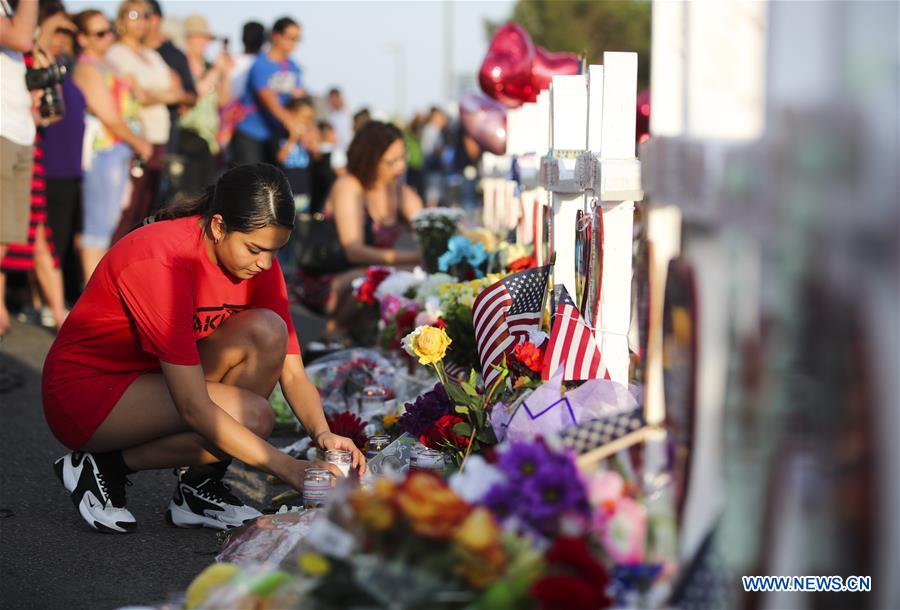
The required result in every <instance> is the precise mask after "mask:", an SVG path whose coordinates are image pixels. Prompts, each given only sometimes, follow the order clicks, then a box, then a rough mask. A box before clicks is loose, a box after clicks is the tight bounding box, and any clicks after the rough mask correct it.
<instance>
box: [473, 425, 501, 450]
mask: <svg viewBox="0 0 900 610" xmlns="http://www.w3.org/2000/svg"><path fill="white" fill-rule="evenodd" d="M475 438H477V439H478V440H479V441H481V442H482V443H484V444H485V445H496V444H497V436H496V435H495V434H494V429H493V428H491V427H490V426H484V427H483V428H481V429H479V430H478V434H476V435H475Z"/></svg>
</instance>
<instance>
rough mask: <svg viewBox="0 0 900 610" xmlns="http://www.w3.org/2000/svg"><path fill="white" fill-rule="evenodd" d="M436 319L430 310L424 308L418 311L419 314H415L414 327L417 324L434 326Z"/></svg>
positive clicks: (417, 325)
mask: <svg viewBox="0 0 900 610" xmlns="http://www.w3.org/2000/svg"><path fill="white" fill-rule="evenodd" d="M437 321H438V317H437V316H436V315H434V314H433V313H432V312H430V311H428V310H427V309H424V310H422V311H420V312H419V315H417V316H416V327H419V326H434V325H435V324H436V322H437Z"/></svg>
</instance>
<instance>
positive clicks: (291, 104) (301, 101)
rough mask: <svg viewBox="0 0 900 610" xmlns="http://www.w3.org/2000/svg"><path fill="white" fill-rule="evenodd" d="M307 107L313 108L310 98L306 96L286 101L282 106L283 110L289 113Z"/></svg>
mask: <svg viewBox="0 0 900 610" xmlns="http://www.w3.org/2000/svg"><path fill="white" fill-rule="evenodd" d="M307 107H309V108H315V105H314V104H313V101H312V98H311V97H309V96H308V95H304V96H302V97H292V98H291V99H290V100H288V103H287V104H285V105H284V109H285V110H289V111H291V112H294V111H295V110H300V109H301V108H307Z"/></svg>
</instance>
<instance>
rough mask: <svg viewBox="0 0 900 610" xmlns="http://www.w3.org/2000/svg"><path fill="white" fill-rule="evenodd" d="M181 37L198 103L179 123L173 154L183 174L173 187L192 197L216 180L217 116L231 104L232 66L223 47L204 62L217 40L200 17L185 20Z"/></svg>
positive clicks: (203, 18) (232, 63)
mask: <svg viewBox="0 0 900 610" xmlns="http://www.w3.org/2000/svg"><path fill="white" fill-rule="evenodd" d="M184 34H185V49H186V50H187V61H188V67H189V68H190V72H191V77H192V79H193V81H194V83H195V84H196V90H197V103H196V105H194V107H193V108H189V109H187V110H186V111H185V112H184V113H183V114H182V115H181V117H180V118H179V119H178V146H177V148H176V153H177V154H178V157H179V159H180V160H181V163H182V168H183V172H182V173H181V175H180V176H179V180H178V183H177V184H176V185H174V186H175V187H176V190H177V193H178V194H180V195H184V196H191V195H197V194H199V193H202V192H203V191H204V190H205V189H206V187H207V186H208V185H210V184H212V183H213V182H214V181H215V178H216V173H217V171H216V170H217V166H218V163H217V160H216V158H217V156H218V154H219V152H220V148H219V142H218V140H217V137H216V136H217V134H218V133H219V112H220V110H221V109H222V108H224V107H225V106H226V105H227V104H228V103H229V102H230V101H231V87H230V77H231V68H232V66H233V65H234V62H233V61H232V59H231V57H230V56H229V55H228V52H227V50H226V49H225V48H224V47H223V48H222V49H221V50H220V51H219V54H218V55H217V56H216V58H215V60H214V61H213V62H209V61H207V59H206V49H207V48H208V47H209V43H210V42H211V41H213V40H215V38H216V37H215V36H214V35H213V34H212V32H211V31H210V29H209V24H208V23H207V21H206V18H205V17H203V16H202V15H191V16H189V17H187V18H186V19H185V20H184Z"/></svg>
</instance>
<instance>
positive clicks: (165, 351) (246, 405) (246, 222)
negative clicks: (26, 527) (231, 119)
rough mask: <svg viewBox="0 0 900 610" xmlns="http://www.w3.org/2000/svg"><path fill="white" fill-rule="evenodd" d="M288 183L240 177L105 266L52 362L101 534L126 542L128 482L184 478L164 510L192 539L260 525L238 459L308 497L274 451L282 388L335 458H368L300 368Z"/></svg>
mask: <svg viewBox="0 0 900 610" xmlns="http://www.w3.org/2000/svg"><path fill="white" fill-rule="evenodd" d="M293 219H294V200H293V196H292V194H291V189H290V186H289V185H288V182H287V179H286V178H285V176H284V174H282V173H281V171H279V170H278V169H276V168H274V167H272V166H270V165H264V164H257V165H246V166H241V167H237V168H235V169H232V170H230V171H228V172H226V173H225V174H223V175H222V176H221V178H219V180H218V181H217V182H216V184H215V185H214V186H211V187H210V188H209V189H208V190H207V192H206V193H205V194H204V195H203V196H201V197H200V198H199V199H197V200H194V201H190V202H187V203H185V204H182V205H180V206H176V207H173V208H169V209H167V210H164V211H163V212H162V213H160V214H158V215H157V217H156V218H155V221H154V222H152V223H150V224H147V225H145V226H143V227H141V228H139V229H137V230H135V231H132V232H131V233H130V234H128V235H127V236H126V237H124V238H123V239H122V240H120V241H119V242H117V243H116V245H115V246H113V248H112V249H111V250H110V251H109V252H108V253H107V255H106V256H105V257H104V258H103V259H102V261H101V262H100V264H99V265H98V267H97V270H96V272H95V273H94V275H93V276H92V277H91V279H90V282H89V283H88V285H87V287H86V289H85V291H84V294H83V295H82V297H81V298H80V299H79V300H78V302H77V303H76V304H75V307H74V308H73V309H72V312H71V314H70V315H69V317H68V319H67V321H66V323H65V324H64V325H63V327H62V329H61V330H60V332H59V335H58V336H57V338H56V341H55V342H54V343H53V346H52V347H51V349H50V352H49V353H48V355H47V358H46V361H45V364H44V371H43V380H42V386H43V387H42V390H43V402H44V413H45V416H46V419H47V423H48V425H49V426H50V429H51V431H52V432H53V434H54V435H55V436H56V438H57V439H59V441H60V442H61V443H62V444H64V445H66V446H67V447H68V448H70V449H72V452H71V453H69V454H67V455H65V456H63V457H62V458H60V459H59V460H57V461H56V462H55V464H54V468H55V470H56V473H57V476H59V478H60V479H61V481H62V483H63V485H64V486H65V488H66V491H67V492H68V493H69V495H70V497H71V500H72V502H73V503H74V504H75V506H76V508H77V509H78V511H79V513H80V514H81V516H82V517H83V518H84V519H85V521H87V523H88V524H89V525H90V526H91V527H93V528H94V529H97V530H100V531H104V532H129V531H132V530H134V529H135V527H136V525H137V524H136V521H135V518H134V516H133V515H132V514H131V512H129V511H128V509H127V508H126V507H125V487H126V485H127V484H130V482H129V481H128V480H127V478H126V477H127V476H128V475H129V474H132V473H134V472H137V471H141V470H150V469H159V468H174V469H177V470H176V472H177V475H178V480H177V482H176V486H175V493H174V495H173V498H172V501H171V502H170V504H169V508H168V510H167V511H166V515H167V519H168V520H169V521H170V522H171V523H172V524H174V525H177V526H182V527H199V526H206V527H213V528H218V529H226V528H229V527H234V526H237V525H240V524H241V523H243V522H245V521H247V520H249V519H252V518H254V517H256V516H259V514H260V513H259V512H258V511H257V510H256V509H254V508H251V507H249V506H246V505H245V504H244V503H243V502H241V501H240V500H238V499H237V498H236V497H235V496H234V495H233V494H232V493H231V491H230V489H229V487H228V486H227V484H225V483H224V482H223V480H222V479H223V477H224V475H225V471H226V469H227V467H228V464H229V463H230V461H231V459H232V458H234V459H238V460H240V461H242V462H244V463H245V464H247V465H248V466H251V467H254V468H257V469H260V470H262V471H264V472H267V473H270V474H273V475H276V476H278V477H279V478H281V479H283V480H284V481H286V482H288V483H289V484H290V485H292V486H293V487H294V488H296V489H301V487H302V484H303V477H304V472H305V471H306V469H307V468H309V467H311V466H313V465H316V466H319V467H328V468H329V469H331V470H332V471H333V472H334V473H335V474H339V472H338V471H337V469H336V468H334V467H333V466H331V465H328V464H322V463H317V462H307V461H301V460H295V459H294V458H292V457H290V456H288V455H287V454H285V453H283V452H281V451H279V450H278V449H276V448H275V447H273V446H272V445H270V444H269V443H268V442H266V440H265V439H266V437H267V436H268V435H269V434H270V433H271V431H272V426H273V423H274V417H273V412H272V409H271V407H270V406H269V403H268V396H269V394H270V393H271V392H272V389H273V388H274V386H275V383H276V382H280V383H281V387H282V389H283V391H284V394H285V397H286V398H287V400H288V402H289V403H290V405H291V408H292V409H293V411H294V413H295V414H296V416H297V418H298V419H299V420H300V422H301V423H302V424H303V426H304V427H305V428H306V430H308V431H309V433H310V435H311V436H312V437H313V439H314V440H315V442H316V444H317V445H318V446H319V447H321V448H324V449H345V450H349V451H351V452H352V453H353V464H354V466H355V467H357V468H358V469H359V470H360V471H362V470H364V469H365V458H364V457H363V455H362V454H361V453H360V452H359V450H358V449H357V448H356V447H355V446H354V445H353V442H352V441H350V440H349V439H347V438H344V437H340V436H337V435H334V434H332V433H331V432H330V431H329V429H328V424H327V423H326V421H325V416H324V413H323V411H322V403H321V400H320V398H319V394H318V391H317V390H316V388H315V386H313V384H312V383H311V382H310V380H309V378H308V377H307V375H306V372H305V371H304V368H303V363H302V361H301V358H300V346H299V343H298V340H297V335H296V334H295V332H294V327H293V324H292V322H291V317H290V315H289V311H288V300H287V291H286V288H285V283H284V277H283V275H282V272H281V268H280V267H279V264H278V261H277V259H276V252H277V251H278V249H279V248H280V247H281V246H283V245H284V244H285V242H287V240H288V237H289V236H290V233H291V230H292V228H293Z"/></svg>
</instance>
